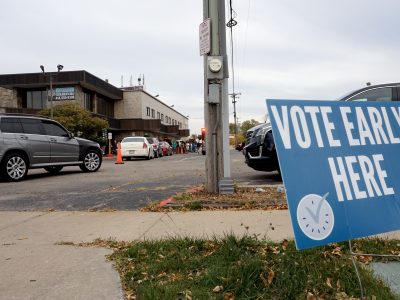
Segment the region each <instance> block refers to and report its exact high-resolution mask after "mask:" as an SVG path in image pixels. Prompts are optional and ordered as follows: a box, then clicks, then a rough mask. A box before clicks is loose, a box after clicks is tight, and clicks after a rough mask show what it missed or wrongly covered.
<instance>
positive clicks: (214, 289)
mask: <svg viewBox="0 0 400 300" xmlns="http://www.w3.org/2000/svg"><path fill="white" fill-rule="evenodd" d="M223 290H224V287H223V286H222V285H217V286H216V287H215V288H213V290H212V291H213V292H214V293H219V292H221V291H223Z"/></svg>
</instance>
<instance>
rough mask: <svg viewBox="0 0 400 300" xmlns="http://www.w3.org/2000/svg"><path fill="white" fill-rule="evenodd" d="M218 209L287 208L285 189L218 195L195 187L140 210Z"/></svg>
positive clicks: (272, 188)
mask: <svg viewBox="0 0 400 300" xmlns="http://www.w3.org/2000/svg"><path fill="white" fill-rule="evenodd" d="M220 209H233V210H246V209H264V210H276V209H287V204H286V194H285V190H284V188H283V187H282V186H269V187H262V188H236V189H235V192H234V193H233V194H230V195H219V194H210V193H207V192H206V191H205V190H204V187H196V188H193V189H190V190H188V191H186V192H184V193H180V194H177V195H175V196H173V197H171V198H169V199H167V200H166V201H162V202H161V203H159V202H157V203H152V204H150V205H148V206H147V207H145V208H143V209H141V211H165V210H167V211H168V210H181V211H188V210H220Z"/></svg>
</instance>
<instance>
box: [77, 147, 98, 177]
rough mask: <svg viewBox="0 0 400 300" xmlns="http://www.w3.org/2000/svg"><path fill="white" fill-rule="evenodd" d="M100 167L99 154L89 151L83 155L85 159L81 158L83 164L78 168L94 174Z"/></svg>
mask: <svg viewBox="0 0 400 300" xmlns="http://www.w3.org/2000/svg"><path fill="white" fill-rule="evenodd" d="M100 166H101V157H100V154H99V153H97V152H96V151H94V150H90V151H88V152H87V153H86V154H85V157H84V158H83V164H82V165H80V168H81V170H82V171H84V172H96V171H97V170H98V169H100Z"/></svg>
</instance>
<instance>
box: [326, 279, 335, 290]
mask: <svg viewBox="0 0 400 300" xmlns="http://www.w3.org/2000/svg"><path fill="white" fill-rule="evenodd" d="M325 283H326V285H327V286H329V287H330V288H331V289H332V288H333V287H332V278H329V277H328V278H327V279H326V282H325Z"/></svg>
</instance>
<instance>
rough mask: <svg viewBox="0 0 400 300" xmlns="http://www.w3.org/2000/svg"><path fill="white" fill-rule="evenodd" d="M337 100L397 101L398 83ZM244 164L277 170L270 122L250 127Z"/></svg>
mask: <svg viewBox="0 0 400 300" xmlns="http://www.w3.org/2000/svg"><path fill="white" fill-rule="evenodd" d="M338 100H339V101H399V100H400V83H387V84H380V85H373V86H367V87H364V88H361V89H358V90H356V91H353V92H350V93H348V94H346V95H345V96H343V97H340V98H339V99H338ZM243 154H244V156H245V162H246V164H247V165H248V166H249V167H251V168H253V169H254V170H257V171H267V172H271V171H278V172H280V169H279V162H278V157H277V154H276V149H275V142H274V138H273V135H272V128H271V124H270V123H265V124H261V125H258V126H255V127H253V128H250V129H249V130H248V131H247V133H246V142H245V146H244V148H243Z"/></svg>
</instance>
